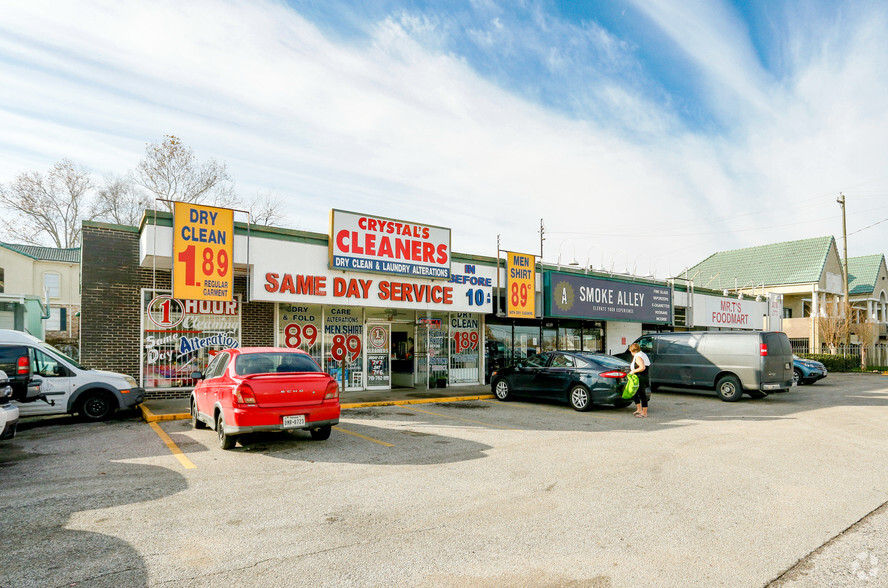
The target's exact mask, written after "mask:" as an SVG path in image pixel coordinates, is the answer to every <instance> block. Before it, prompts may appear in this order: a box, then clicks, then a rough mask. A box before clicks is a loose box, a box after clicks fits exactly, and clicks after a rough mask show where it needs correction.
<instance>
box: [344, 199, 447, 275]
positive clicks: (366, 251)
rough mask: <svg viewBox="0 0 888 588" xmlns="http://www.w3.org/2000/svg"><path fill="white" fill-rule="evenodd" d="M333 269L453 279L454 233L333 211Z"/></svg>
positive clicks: (416, 224) (408, 223) (421, 225)
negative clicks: (451, 262)
mask: <svg viewBox="0 0 888 588" xmlns="http://www.w3.org/2000/svg"><path fill="white" fill-rule="evenodd" d="M330 227H331V228H330V268H331V269H337V270H346V271H348V270H352V271H361V272H378V273H384V274H399V275H402V276H410V277H414V278H428V279H442V280H447V279H449V278H450V261H451V260H450V229H446V228H443V227H436V226H432V225H423V224H419V223H413V222H408V221H401V220H394V219H390V218H384V217H379V216H373V215H369V214H358V213H354V212H346V211H343V210H336V209H333V210H332V211H331V212H330Z"/></svg>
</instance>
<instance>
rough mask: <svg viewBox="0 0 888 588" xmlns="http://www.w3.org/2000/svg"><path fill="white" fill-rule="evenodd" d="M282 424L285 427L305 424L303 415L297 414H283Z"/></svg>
mask: <svg viewBox="0 0 888 588" xmlns="http://www.w3.org/2000/svg"><path fill="white" fill-rule="evenodd" d="M284 426H285V427H304V426H305V415H304V414H297V415H295V416H285V417H284Z"/></svg>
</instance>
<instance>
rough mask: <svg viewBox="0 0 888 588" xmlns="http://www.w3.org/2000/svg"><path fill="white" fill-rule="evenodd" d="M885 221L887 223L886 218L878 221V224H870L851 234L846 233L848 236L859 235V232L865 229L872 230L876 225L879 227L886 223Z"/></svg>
mask: <svg viewBox="0 0 888 588" xmlns="http://www.w3.org/2000/svg"><path fill="white" fill-rule="evenodd" d="M886 221H888V218H883V219H882V220H880V221H879V222H876V223H873V224H871V225H869V226H866V227H863V228H862V229H857V230H856V231H852V232H850V233H848V234H849V235H854V234H855V233H859V232H861V231H865V230H867V229H871V228H873V227H874V226H876V225H881V224H882V223H884V222H886Z"/></svg>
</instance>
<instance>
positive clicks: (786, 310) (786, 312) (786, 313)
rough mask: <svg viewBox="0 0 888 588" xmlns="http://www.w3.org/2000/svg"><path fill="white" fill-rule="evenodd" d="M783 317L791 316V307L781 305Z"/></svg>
mask: <svg viewBox="0 0 888 588" xmlns="http://www.w3.org/2000/svg"><path fill="white" fill-rule="evenodd" d="M783 318H792V309H791V308H786V307H785V306H784V307H783Z"/></svg>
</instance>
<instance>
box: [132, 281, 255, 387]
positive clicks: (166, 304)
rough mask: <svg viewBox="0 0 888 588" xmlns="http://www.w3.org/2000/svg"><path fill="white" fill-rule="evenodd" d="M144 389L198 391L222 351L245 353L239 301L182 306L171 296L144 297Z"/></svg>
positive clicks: (189, 302)
mask: <svg viewBox="0 0 888 588" xmlns="http://www.w3.org/2000/svg"><path fill="white" fill-rule="evenodd" d="M142 325H143V327H142V328H143V331H142V385H143V386H144V387H145V388H147V389H168V388H182V387H191V386H194V384H195V381H194V380H193V379H191V373H192V372H195V371H204V370H205V369H206V367H207V365H208V364H209V363H210V360H211V359H212V358H213V357H214V356H215V355H216V353H218V352H219V351H221V350H223V349H229V348H232V347H240V338H241V325H240V301H238V300H235V301H232V302H211V301H206V300H179V299H177V298H173V297H172V295H171V294H170V293H169V291H168V290H166V291H157V290H143V291H142Z"/></svg>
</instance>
